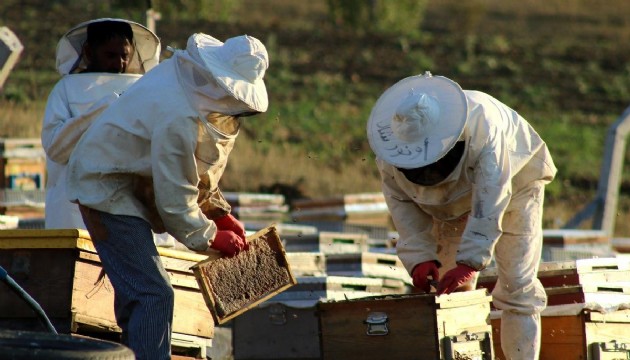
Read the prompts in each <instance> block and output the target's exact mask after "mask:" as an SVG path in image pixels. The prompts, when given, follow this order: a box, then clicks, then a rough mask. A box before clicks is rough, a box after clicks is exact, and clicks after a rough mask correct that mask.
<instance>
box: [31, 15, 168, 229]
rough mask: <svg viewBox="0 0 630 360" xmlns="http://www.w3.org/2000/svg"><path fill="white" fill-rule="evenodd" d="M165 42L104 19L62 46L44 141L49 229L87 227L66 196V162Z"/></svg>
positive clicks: (71, 34)
mask: <svg viewBox="0 0 630 360" xmlns="http://www.w3.org/2000/svg"><path fill="white" fill-rule="evenodd" d="M159 54H160V40H159V39H158V37H157V36H156V35H155V34H154V33H153V32H151V31H150V30H149V29H147V28H145V27H144V26H142V25H140V24H137V23H135V22H132V21H128V20H124V19H111V18H103V19H96V20H91V21H87V22H84V23H81V24H79V25H77V26H75V27H73V28H72V29H70V30H69V31H68V32H66V33H65V34H64V35H63V37H62V38H61V40H59V43H58V44H57V61H56V64H57V70H58V71H59V73H60V74H61V76H62V78H61V80H59V82H57V84H56V85H55V87H54V88H53V90H52V91H51V93H50V95H49V96H48V103H47V104H46V110H45V113H44V120H43V124H42V132H41V140H42V145H43V148H44V150H45V152H46V157H47V159H46V169H47V173H48V179H47V182H46V204H45V226H46V228H52V229H59V228H79V229H85V225H84V224H83V220H82V219H81V214H80V212H79V208H78V206H77V205H76V204H72V203H71V202H69V201H68V198H67V196H66V192H65V178H66V164H67V162H68V158H69V157H70V153H71V152H72V149H73V148H74V146H75V144H76V143H77V141H78V140H79V138H80V137H81V135H82V134H83V132H84V131H85V129H87V127H88V126H89V125H90V123H91V122H92V121H93V120H94V118H95V117H96V116H97V115H99V114H100V113H101V112H102V111H103V110H104V109H105V108H106V107H107V106H108V104H109V103H111V102H112V101H113V100H114V99H116V98H117V97H118V96H119V95H120V94H121V93H122V92H124V91H125V89H127V88H128V87H129V86H130V85H131V84H133V83H134V82H135V81H136V80H138V79H139V78H140V76H141V75H142V74H144V73H145V72H147V71H149V70H150V69H151V68H153V67H154V66H155V65H157V63H158V60H159Z"/></svg>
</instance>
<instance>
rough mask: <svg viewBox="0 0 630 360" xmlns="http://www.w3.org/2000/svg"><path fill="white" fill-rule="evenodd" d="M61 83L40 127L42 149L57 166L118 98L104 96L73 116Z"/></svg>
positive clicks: (63, 84) (54, 91)
mask: <svg viewBox="0 0 630 360" xmlns="http://www.w3.org/2000/svg"><path fill="white" fill-rule="evenodd" d="M64 86H65V83H64V81H60V82H58V83H57V84H56V85H55V87H54V88H53V90H52V91H51V93H50V95H49V96H48V102H47V104H46V111H45V113H44V121H43V124H42V133H41V139H42V146H43V148H44V151H46V155H47V156H48V158H50V159H51V160H53V161H54V162H57V163H59V164H65V163H67V162H68V159H69V158H70V154H71V153H72V150H73V149H74V147H75V145H76V144H77V142H78V141H79V138H80V137H81V135H83V133H84V132H85V130H87V128H88V127H89V126H90V124H91V123H92V121H93V120H94V119H95V118H96V117H97V116H98V115H100V114H101V113H102V112H103V110H105V109H106V108H107V107H108V106H109V104H111V103H112V101H114V100H115V99H116V98H117V97H118V96H117V95H116V94H115V93H111V94H109V95H106V96H104V97H103V98H102V99H101V100H99V101H97V102H95V103H94V104H93V105H92V106H91V107H89V108H88V110H87V111H86V112H85V113H83V114H81V115H78V116H74V117H73V116H72V114H71V112H70V108H69V106H68V98H67V94H66V91H65V88H64Z"/></svg>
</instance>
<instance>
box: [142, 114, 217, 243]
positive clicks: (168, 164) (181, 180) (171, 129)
mask: <svg viewBox="0 0 630 360" xmlns="http://www.w3.org/2000/svg"><path fill="white" fill-rule="evenodd" d="M197 131H198V130H197V121H196V119H193V118H186V119H181V120H180V121H176V122H175V121H172V122H167V123H166V124H165V125H164V126H161V127H157V128H156V129H154V132H153V135H152V140H151V162H152V168H153V186H154V189H155V203H156V206H157V210H158V213H159V214H160V217H161V218H162V220H163V222H164V227H165V228H166V230H167V231H168V232H169V233H170V234H171V235H172V236H173V237H175V239H177V240H178V241H180V242H181V243H183V244H184V245H185V246H186V247H188V248H189V249H191V250H195V251H206V250H207V249H208V246H209V244H210V243H211V241H212V240H213V239H214V238H215V236H216V232H217V228H216V225H215V223H214V222H213V221H211V220H209V219H208V218H207V217H206V216H205V215H204V214H203V213H202V211H201V208H200V207H199V205H198V204H197V198H198V195H199V190H198V189H197V183H198V181H199V177H198V176H197V165H196V162H195V155H194V154H195V148H196V145H197ZM209 240H210V242H209Z"/></svg>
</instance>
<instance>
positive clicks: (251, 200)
mask: <svg viewBox="0 0 630 360" xmlns="http://www.w3.org/2000/svg"><path fill="white" fill-rule="evenodd" d="M223 196H225V200H227V202H228V203H229V204H230V205H231V206H232V213H233V214H234V215H235V216H236V217H238V218H239V220H241V221H244V222H246V223H255V224H257V225H261V224H263V225H262V226H259V227H260V228H262V227H265V226H266V225H267V224H269V223H270V222H282V221H283V220H284V219H285V218H286V216H287V214H288V212H289V206H288V205H287V204H285V200H284V196H283V195H278V194H255V193H233V192H226V193H223Z"/></svg>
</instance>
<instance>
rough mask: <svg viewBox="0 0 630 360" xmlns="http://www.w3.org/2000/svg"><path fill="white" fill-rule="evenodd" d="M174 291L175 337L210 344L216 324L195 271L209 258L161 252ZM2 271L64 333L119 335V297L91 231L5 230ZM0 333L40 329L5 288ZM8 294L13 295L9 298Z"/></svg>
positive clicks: (1, 288)
mask: <svg viewBox="0 0 630 360" xmlns="http://www.w3.org/2000/svg"><path fill="white" fill-rule="evenodd" d="M158 252H159V254H160V258H161V260H162V262H163V264H164V267H165V268H166V271H167V273H168V274H169V277H170V280H171V283H172V284H173V288H174V289H175V312H174V318H173V332H174V333H177V334H183V335H190V336H194V337H199V338H206V339H211V338H212V337H213V335H214V322H213V320H212V316H211V315H210V312H209V311H208V309H207V307H206V306H205V302H204V299H203V296H202V294H201V291H200V289H199V287H198V286H197V282H196V280H195V277H194V274H193V273H192V271H191V270H190V267H191V266H192V265H194V264H196V263H197V262H199V261H200V260H202V259H205V258H206V257H205V256H202V255H198V254H194V253H190V252H182V251H176V250H169V249H164V248H158ZM0 265H1V266H2V267H3V268H5V269H6V270H7V272H8V273H9V275H10V276H11V277H13V278H14V279H15V281H16V282H17V283H18V284H20V286H22V287H23V288H24V289H25V290H26V291H27V292H28V293H29V294H30V295H31V296H32V297H33V298H34V299H35V300H36V301H37V302H38V303H39V304H40V305H41V306H42V308H43V310H44V311H45V312H46V314H47V315H48V317H50V318H51V321H52V322H53V324H54V325H55V327H56V329H57V330H58V331H59V332H63V333H86V332H88V333H92V332H97V333H112V334H113V333H119V332H120V328H119V327H118V326H117V325H116V320H115V317H114V292H113V288H112V285H111V283H110V282H109V280H108V278H107V276H105V274H104V272H103V271H102V267H101V263H100V259H99V257H98V254H97V253H96V250H95V249H94V246H93V244H92V242H91V240H90V236H89V234H88V232H87V231H85V230H79V229H62V230H51V229H48V230H32V229H29V230H27V229H17V230H0ZM0 294H3V295H2V296H0V328H2V327H6V328H22V329H27V330H28V329H30V328H36V329H40V330H41V325H40V323H39V320H38V319H37V317H36V315H35V313H34V312H33V311H32V309H31V308H30V307H29V306H28V305H27V304H26V303H25V302H24V301H23V300H22V299H21V298H20V297H19V296H17V295H15V296H11V295H13V294H11V291H10V289H9V288H8V286H7V285H6V284H4V283H1V284H0ZM7 294H8V295H7Z"/></svg>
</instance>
